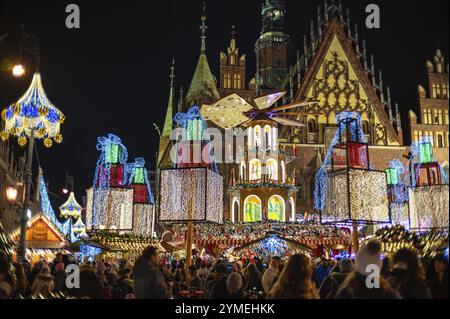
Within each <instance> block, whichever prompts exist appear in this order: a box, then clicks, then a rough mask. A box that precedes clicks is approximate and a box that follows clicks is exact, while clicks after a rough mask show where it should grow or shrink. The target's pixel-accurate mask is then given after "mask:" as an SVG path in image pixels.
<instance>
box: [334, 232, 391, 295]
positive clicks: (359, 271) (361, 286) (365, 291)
mask: <svg viewBox="0 0 450 319" xmlns="http://www.w3.org/2000/svg"><path fill="white" fill-rule="evenodd" d="M381 268H382V259H381V242H380V241H379V240H371V241H369V242H368V243H367V244H366V245H364V246H363V247H361V249H360V250H359V251H358V253H357V254H356V261H355V270H354V271H352V272H351V273H350V274H349V275H348V276H347V278H345V280H344V282H343V283H342V284H341V286H340V287H339V289H338V291H337V293H336V299H400V295H399V294H398V293H397V292H396V291H395V290H394V289H392V287H391V286H390V285H389V283H388V282H387V281H386V280H385V279H384V278H383V277H382V276H381ZM377 269H378V272H377ZM369 276H371V277H373V278H368V277H369ZM368 279H369V280H368ZM374 281H375V282H377V281H378V283H379V285H375V287H372V285H368V283H372V282H374Z"/></svg>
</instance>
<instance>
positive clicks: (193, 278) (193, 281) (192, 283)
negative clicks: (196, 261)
mask: <svg viewBox="0 0 450 319" xmlns="http://www.w3.org/2000/svg"><path fill="white" fill-rule="evenodd" d="M188 271H189V289H195V290H202V289H203V280H202V278H200V276H199V275H198V272H197V268H196V266H194V265H192V266H189V270H188Z"/></svg>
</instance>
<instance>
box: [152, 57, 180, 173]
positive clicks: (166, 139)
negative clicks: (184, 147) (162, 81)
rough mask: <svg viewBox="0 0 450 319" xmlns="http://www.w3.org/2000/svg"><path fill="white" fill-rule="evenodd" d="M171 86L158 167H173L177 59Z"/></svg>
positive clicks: (171, 73)
mask: <svg viewBox="0 0 450 319" xmlns="http://www.w3.org/2000/svg"><path fill="white" fill-rule="evenodd" d="M169 78H170V86H169V101H168V103H167V110H166V117H165V120H164V127H163V130H162V132H161V133H160V137H159V149H158V163H157V165H156V166H157V168H163V167H171V166H172V164H171V161H170V154H169V152H170V145H171V142H170V134H171V133H172V129H173V127H174V126H173V117H174V115H175V113H176V111H177V106H176V104H175V84H174V81H175V60H172V65H171V67H170V76H169Z"/></svg>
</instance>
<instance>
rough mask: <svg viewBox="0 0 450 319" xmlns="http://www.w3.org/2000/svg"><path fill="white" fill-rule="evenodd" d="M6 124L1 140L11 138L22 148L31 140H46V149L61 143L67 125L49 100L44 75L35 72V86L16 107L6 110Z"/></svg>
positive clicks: (14, 105) (3, 115) (4, 117)
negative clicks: (16, 140)
mask: <svg viewBox="0 0 450 319" xmlns="http://www.w3.org/2000/svg"><path fill="white" fill-rule="evenodd" d="M2 118H3V120H4V121H5V127H4V130H3V131H2V132H1V138H2V139H3V140H4V141H5V140H7V139H8V137H9V136H14V137H17V138H18V143H19V145H20V146H22V147H23V146H25V145H26V143H27V139H28V138H30V137H31V136H32V135H33V137H34V138H37V139H43V140H44V145H45V146H46V147H51V146H52V145H53V141H54V142H56V143H61V142H62V141H63V137H62V135H61V133H60V126H61V124H62V123H63V122H64V114H63V113H62V112H61V111H60V110H58V109H57V108H56V107H55V106H54V105H53V104H52V103H51V102H50V100H49V99H48V98H47V95H46V94H45V91H44V88H43V86H42V80H41V74H40V73H35V74H34V75H33V80H32V81H31V85H30V87H29V88H28V90H27V91H26V92H25V94H24V95H23V96H22V97H21V98H20V99H19V100H18V101H17V102H16V103H14V104H11V105H10V106H9V107H7V108H6V109H4V110H3V112H2Z"/></svg>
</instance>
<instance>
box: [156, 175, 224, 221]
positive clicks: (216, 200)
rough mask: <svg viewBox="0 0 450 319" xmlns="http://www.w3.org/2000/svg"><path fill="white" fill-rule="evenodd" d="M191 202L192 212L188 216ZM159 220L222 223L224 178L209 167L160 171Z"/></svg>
mask: <svg viewBox="0 0 450 319" xmlns="http://www.w3.org/2000/svg"><path fill="white" fill-rule="evenodd" d="M191 196H193V198H191ZM191 200H192V201H193V210H192V214H191V216H189V213H188V212H189V202H190V201H191ZM158 221H159V222H167V223H174V222H188V221H193V222H196V223H205V222H211V223H218V224H221V223H222V222H223V177H222V176H221V175H220V174H218V173H216V172H214V171H212V170H210V169H209V168H207V167H200V168H177V169H163V170H161V173H160V192H159V216H158Z"/></svg>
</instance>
